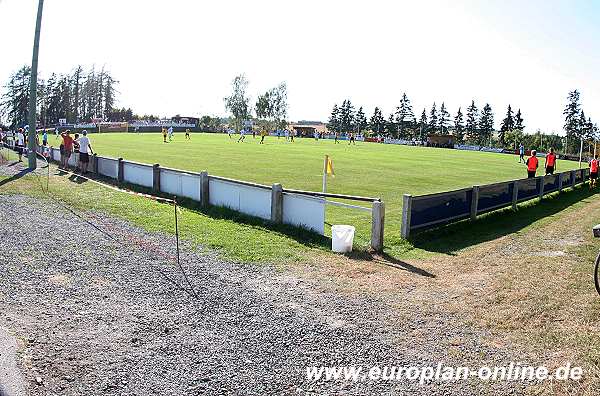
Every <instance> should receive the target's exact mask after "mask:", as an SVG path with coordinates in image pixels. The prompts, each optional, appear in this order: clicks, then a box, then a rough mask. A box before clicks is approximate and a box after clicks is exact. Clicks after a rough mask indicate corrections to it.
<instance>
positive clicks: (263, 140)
mask: <svg viewBox="0 0 600 396" xmlns="http://www.w3.org/2000/svg"><path fill="white" fill-rule="evenodd" d="M265 136H267V130H266V129H263V130H262V131H260V144H263V143H264V142H265Z"/></svg>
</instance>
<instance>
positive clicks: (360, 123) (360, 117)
mask: <svg viewBox="0 0 600 396" xmlns="http://www.w3.org/2000/svg"><path fill="white" fill-rule="evenodd" d="M354 123H355V127H356V131H357V132H362V131H364V130H365V129H367V126H368V125H369V123H368V122H367V117H365V113H364V111H363V108H362V106H361V107H359V108H358V111H357V112H356V116H355V117H354Z"/></svg>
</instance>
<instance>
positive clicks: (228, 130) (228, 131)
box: [227, 128, 231, 139]
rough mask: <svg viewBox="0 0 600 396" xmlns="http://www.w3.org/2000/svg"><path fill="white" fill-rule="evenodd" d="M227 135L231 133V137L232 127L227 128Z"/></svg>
mask: <svg viewBox="0 0 600 396" xmlns="http://www.w3.org/2000/svg"><path fill="white" fill-rule="evenodd" d="M227 135H229V139H231V128H227Z"/></svg>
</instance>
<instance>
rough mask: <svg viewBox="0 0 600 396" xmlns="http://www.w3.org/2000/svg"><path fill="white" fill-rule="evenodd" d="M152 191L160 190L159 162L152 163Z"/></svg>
mask: <svg viewBox="0 0 600 396" xmlns="http://www.w3.org/2000/svg"><path fill="white" fill-rule="evenodd" d="M152 191H154V192H159V191H160V164H154V165H152Z"/></svg>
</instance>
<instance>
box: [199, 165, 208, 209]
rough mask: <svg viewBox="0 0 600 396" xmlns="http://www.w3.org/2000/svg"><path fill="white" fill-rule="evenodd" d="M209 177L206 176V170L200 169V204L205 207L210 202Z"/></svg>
mask: <svg viewBox="0 0 600 396" xmlns="http://www.w3.org/2000/svg"><path fill="white" fill-rule="evenodd" d="M209 180H210V179H209V178H208V172H207V171H202V172H200V204H201V205H202V207H204V208H206V207H208V204H209V203H210V199H209V186H210V183H209Z"/></svg>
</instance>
